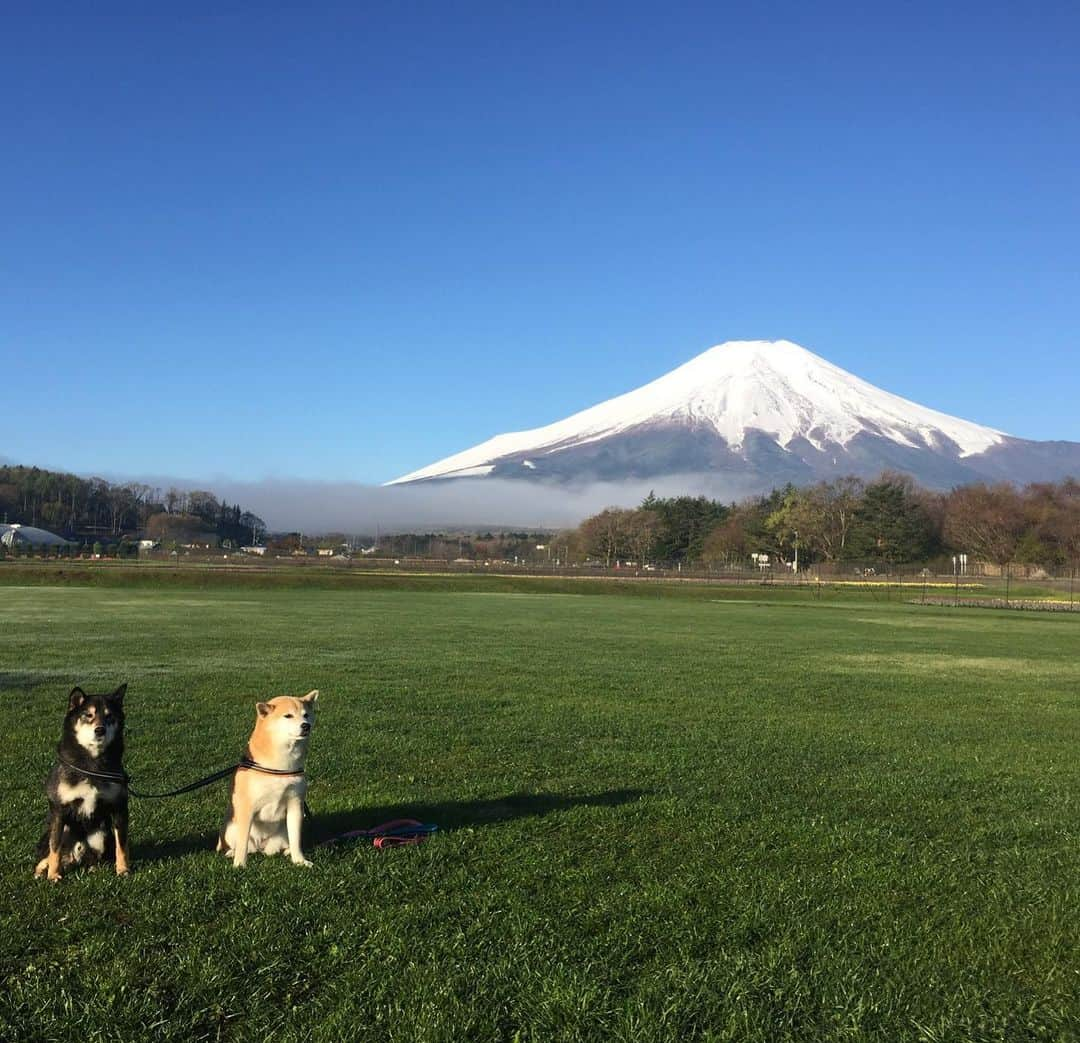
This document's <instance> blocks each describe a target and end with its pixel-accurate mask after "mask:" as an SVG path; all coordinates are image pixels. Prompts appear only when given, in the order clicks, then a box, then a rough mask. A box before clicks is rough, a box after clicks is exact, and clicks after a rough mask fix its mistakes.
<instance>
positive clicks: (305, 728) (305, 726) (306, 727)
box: [300, 721, 311, 735]
mask: <svg viewBox="0 0 1080 1043" xmlns="http://www.w3.org/2000/svg"><path fill="white" fill-rule="evenodd" d="M309 731H311V725H310V724H308V722H307V721H304V723H303V724H302V725H300V734H301V735H307V733H308V732H309Z"/></svg>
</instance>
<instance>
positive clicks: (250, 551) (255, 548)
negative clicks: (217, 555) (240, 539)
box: [240, 546, 266, 556]
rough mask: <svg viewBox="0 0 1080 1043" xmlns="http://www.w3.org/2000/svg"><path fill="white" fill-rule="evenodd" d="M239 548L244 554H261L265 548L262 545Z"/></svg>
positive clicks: (264, 551)
mask: <svg viewBox="0 0 1080 1043" xmlns="http://www.w3.org/2000/svg"><path fill="white" fill-rule="evenodd" d="M240 549H241V550H242V551H243V552H244V553H245V554H258V555H260V556H261V555H263V554H265V553H266V548H265V547H263V546H251V547H241V548H240Z"/></svg>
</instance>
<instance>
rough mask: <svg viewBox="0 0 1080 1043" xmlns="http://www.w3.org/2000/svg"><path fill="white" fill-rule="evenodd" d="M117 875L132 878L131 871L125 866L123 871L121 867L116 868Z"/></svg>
mask: <svg viewBox="0 0 1080 1043" xmlns="http://www.w3.org/2000/svg"><path fill="white" fill-rule="evenodd" d="M116 875H117V876H131V870H130V869H129V868H128V867H127V866H124V867H123V869H121V868H120V867H119V866H117V867H116Z"/></svg>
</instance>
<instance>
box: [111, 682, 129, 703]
mask: <svg viewBox="0 0 1080 1043" xmlns="http://www.w3.org/2000/svg"><path fill="white" fill-rule="evenodd" d="M125 692H127V682H126V681H125V682H124V683H123V684H122V685H121V686H120V687H119V688H117V689H116V691H115V692H113V694H112V695H110V696H109V698H110V699H111V700H112V701H113V702H114V703H121V704H122V703H123V701H124V693H125Z"/></svg>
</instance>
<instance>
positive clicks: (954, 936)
mask: <svg viewBox="0 0 1080 1043" xmlns="http://www.w3.org/2000/svg"><path fill="white" fill-rule="evenodd" d="M181 571H182V570H181ZM23 578H24V577H21V574H20V573H16V572H14V571H5V570H0V584H2V583H4V582H5V580H6V581H7V582H8V583H11V582H12V581H13V580H14V581H16V582H17V583H18V584H19V585H13V586H12V585H9V586H2V585H0V699H2V706H3V708H4V711H5V721H6V724H7V729H6V736H5V738H6V742H5V744H4V761H3V763H4V776H3V777H4V780H5V784H6V786H7V789H8V796H7V799H6V800H5V801H4V802H3V805H2V807H0V882H2V887H3V894H4V896H5V899H6V901H5V902H4V904H3V906H2V907H0V918H2V922H0V974H2V975H3V978H4V982H5V986H4V988H3V989H2V990H0V1037H2V1038H5V1039H19V1040H67V1039H71V1038H74V1037H75V1035H76V1034H77V1035H78V1038H80V1039H83V1040H106V1039H108V1040H143V1039H177V1040H180V1039H184V1040H189V1039H196V1040H202V1039H207V1040H209V1039H253V1040H254V1039H257V1040H264V1039H274V1040H308V1039H313V1040H341V1039H360V1040H363V1039H380V1040H383V1039H386V1040H402V1041H406V1040H407V1041H427V1040H507V1041H510V1040H519V1041H526V1040H528V1041H537V1043H539V1041H544V1043H547V1041H552V1040H568V1041H569V1040H575V1041H576V1040H593V1039H596V1040H601V1039H603V1040H625V1041H631V1040H633V1041H635V1043H636V1041H639V1040H673V1041H674V1040H687V1039H707V1040H738V1041H744V1040H762V1041H765V1040H768V1041H773V1040H815V1041H816V1040H882V1041H885V1040H889V1041H894V1040H909V1039H910V1040H942V1041H945V1040H949V1041H952V1040H1005V1041H1010V1043H1011V1041H1021V1040H1073V1039H1077V1038H1080V917H1078V916H1077V908H1078V898H1080V842H1078V841H1080V806H1078V799H1077V797H1078V793H1080V763H1078V762H1080V758H1078V757H1077V748H1078V740H1080V714H1078V710H1080V697H1078V694H1077V693H1078V692H1080V657H1078V656H1077V654H1076V652H1077V648H1078V638H1080V621H1078V620H1076V619H1075V618H1072V617H1062V616H1054V615H1041V614H1035V613H1033V614H1031V615H1027V614H1023V613H1008V612H1004V611H1003V612H998V611H993V610H982V611H979V612H974V611H972V612H958V611H956V610H953V609H949V608H935V607H925V606H913V605H908V604H906V603H903V602H900V601H897V600H895V599H894V600H889V601H886V600H884V599H883V598H882V597H880V596H877V595H869V594H867V593H866V592H863V591H858V590H851V591H849V592H847V593H835V594H834V595H831V596H826V597H815V596H813V594H812V593H810V592H808V591H805V590H804V591H801V592H800V591H798V590H795V591H786V590H785V591H775V590H771V589H770V590H762V589H761V588H754V587H748V588H730V589H728V588H715V587H693V588H690V587H671V588H669V587H662V586H653V587H649V589H648V592H647V593H643V592H642V591H641V590H640V587H632V586H631V585H625V586H624V585H613V584H604V583H603V582H600V581H597V582H595V583H581V584H573V583H567V582H562V583H560V581H546V582H540V581H536V580H523V581H520V582H519V583H511V582H510V581H500V580H496V579H486V578H484V577H478V578H476V579H472V578H465V579H460V580H457V579H455V580H439V581H438V582H436V580H435V579H431V580H430V581H425V580H424V579H423V578H419V577H408V578H407V579H405V580H403V581H401V583H402V587H401V588H396V587H395V586H394V585H393V584H392V583H390V582H387V583H386V585H385V587H384V588H383V589H380V588H379V587H377V586H375V585H374V584H372V583H371V582H370V581H369V582H352V583H342V582H341V581H338V580H334V581H333V582H332V583H328V584H325V585H323V584H320V583H316V584H314V585H311V586H307V587H305V586H302V585H292V584H290V585H288V586H282V587H277V586H274V585H267V584H260V583H256V582H247V581H245V582H234V583H229V582H222V581H218V580H217V579H215V580H214V581H212V585H203V586H196V585H194V584H189V585H188V586H186V587H185V586H184V585H182V584H180V583H179V582H177V585H176V586H175V587H174V586H164V585H155V584H152V583H144V582H142V581H140V580H138V579H135V580H131V581H129V582H127V583H126V584H120V585H116V586H112V585H110V586H96V585H95V586H85V585H78V583H76V584H75V585H59V584H55V583H54V584H49V585H29V584H26V583H23V582H22V580H23ZM369 579H370V578H369ZM115 582H117V583H119V581H115ZM379 582H380V583H381V582H382V581H381V580H380V581H379ZM425 582H428V585H427V586H426V587H425V586H424V583H425ZM405 588H411V589H405ZM601 593H603V595H605V596H601ZM120 681H127V682H128V683H129V692H128V749H129V755H128V758H127V762H128V769H129V771H130V772H131V773H132V775H133V776H135V778H136V780H137V782H138V783H141V784H142V785H143V786H144V787H146V788H157V787H158V786H161V787H165V786H167V785H173V784H178V783H180V782H183V781H186V780H188V779H190V778H193V777H195V776H198V775H200V774H203V773H205V772H209V771H211V770H213V769H215V768H217V767H219V766H221V765H222V764H224V763H227V762H228V760H229V759H230V758H232V757H234V756H235V755H236V754H237V753H238V752H239V749H240V748H241V747H242V745H243V742H244V739H245V738H246V735H247V732H248V730H249V728H250V725H251V721H252V719H253V717H254V708H253V705H252V704H253V703H254V702H255V701H256V700H257V699H258V698H260V697H264V696H267V695H272V694H278V693H282V692H304V691H307V690H308V689H309V688H311V687H319V688H320V689H321V691H322V697H321V699H320V703H319V720H318V723H317V725H316V729H315V735H314V738H313V741H312V752H311V755H310V758H309V768H310V772H311V775H312V779H313V781H312V787H311V791H310V795H309V797H310V803H311V805H312V807H313V810H314V812H315V820H314V822H313V824H312V825H311V827H310V829H311V831H312V832H313V833H314V834H317V835H318V836H324V835H328V834H331V833H334V832H338V831H340V830H343V829H347V828H352V827H359V826H366V825H371V824H374V823H376V822H379V821H382V820H384V819H386V818H390V817H397V816H400V815H406V814H409V815H413V816H415V817H418V818H422V819H424V820H427V821H434V822H437V823H439V825H440V826H441V827H442V832H440V833H439V834H438V835H436V836H435V837H434V838H432V839H431V840H430V841H428V842H426V843H425V844H423V845H422V846H420V847H416V848H408V849H400V850H396V851H388V852H383V853H379V852H377V851H375V850H374V849H372V848H371V847H370V845H367V846H365V845H361V844H353V845H347V846H341V847H339V848H321V849H316V850H315V852H314V861H315V868H314V869H312V870H310V871H304V870H301V869H296V868H294V867H293V866H291V865H290V864H288V862H287V861H286V860H284V859H275V860H272V861H267V860H264V859H261V858H253V859H252V861H251V862H250V863H249V865H248V867H247V869H246V870H244V871H242V872H236V871H234V870H233V869H232V868H231V866H230V865H228V864H227V863H226V862H225V860H224V859H222V858H220V856H215V855H214V854H213V852H212V850H211V849H212V846H213V837H214V833H215V830H216V828H217V826H218V823H219V820H220V816H221V813H222V811H223V808H224V800H225V791H224V787H223V786H222V785H220V784H219V785H218V786H215V787H213V788H211V789H209V790H203V791H200V792H199V793H196V794H192V795H190V796H187V797H181V798H177V799H175V800H171V801H162V802H150V801H145V802H138V803H136V804H135V805H134V808H133V842H134V855H135V870H136V871H135V873H134V875H133V876H132V877H131V878H129V879H118V878H116V877H115V876H113V875H111V874H109V873H104V872H98V873H92V874H72V875H69V876H68V877H67V878H66V879H65V881H64V882H63V883H62V884H61V885H59V886H56V887H51V886H48V885H46V884H44V883H41V882H38V881H35V880H33V879H32V876H31V873H32V867H33V857H32V849H33V845H34V843H35V841H36V839H37V836H38V834H39V831H40V828H41V824H42V821H43V811H44V801H43V796H42V789H41V781H42V778H43V776H44V774H45V773H46V772H47V770H48V767H49V764H50V762H51V756H52V748H53V746H54V744H55V742H56V739H57V737H58V728H59V720H60V716H61V714H62V711H63V706H64V701H65V696H66V692H67V690H68V688H69V687H70V686H72V685H73V684H75V683H81V684H84V685H86V686H89V687H91V688H93V687H103V686H112V685H115V684H116V683H118V682H120Z"/></svg>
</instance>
